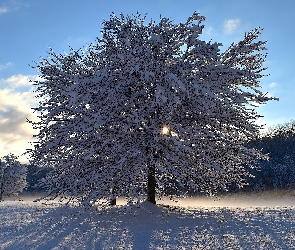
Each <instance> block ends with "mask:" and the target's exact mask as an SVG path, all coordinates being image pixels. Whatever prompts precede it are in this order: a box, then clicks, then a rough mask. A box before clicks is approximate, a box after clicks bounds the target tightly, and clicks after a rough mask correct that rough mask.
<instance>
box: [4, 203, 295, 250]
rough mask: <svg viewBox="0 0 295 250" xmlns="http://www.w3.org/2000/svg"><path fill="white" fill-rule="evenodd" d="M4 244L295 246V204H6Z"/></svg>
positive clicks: (41, 246) (67, 246) (39, 246)
mask: <svg viewBox="0 0 295 250" xmlns="http://www.w3.org/2000/svg"><path fill="white" fill-rule="evenodd" d="M0 249H13V250H15V249H26V250H27V249H42V250H43V249H56V250H57V249H99V250H100V249H138V250H144V249H159V250H160V249H267V250H269V249H276V250H278V249H283V250H285V249H295V207H292V206H289V207H264V208H259V207H244V208H229V207H228V208H226V207H219V208H217V207H211V208H210V207H190V208H183V207H176V206H167V205H166V206H165V205H158V206H153V205H151V204H149V203H146V202H143V203H142V204H141V207H137V206H131V207H126V206H116V207H112V208H109V209H106V210H100V209H89V210H84V209H82V208H79V207H70V206H65V205H63V204H58V203H51V204H47V205H45V204H42V203H41V202H37V203H34V202H32V201H4V202H1V203H0Z"/></svg>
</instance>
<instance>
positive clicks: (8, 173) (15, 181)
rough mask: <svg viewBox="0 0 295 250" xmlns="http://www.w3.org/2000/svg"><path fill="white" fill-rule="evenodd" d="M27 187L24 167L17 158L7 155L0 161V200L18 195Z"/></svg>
mask: <svg viewBox="0 0 295 250" xmlns="http://www.w3.org/2000/svg"><path fill="white" fill-rule="evenodd" d="M26 186H27V181H26V166H25V165H24V164H21V163H20V162H19V161H17V157H16V156H14V155H13V154H8V155H6V156H4V157H2V159H0V200H2V199H3V197H4V196H9V195H18V194H19V193H21V192H22V191H23V189H24V188H25V187H26Z"/></svg>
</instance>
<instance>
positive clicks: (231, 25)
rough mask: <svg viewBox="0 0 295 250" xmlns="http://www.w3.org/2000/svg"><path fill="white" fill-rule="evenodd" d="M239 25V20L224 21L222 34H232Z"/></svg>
mask: <svg viewBox="0 0 295 250" xmlns="http://www.w3.org/2000/svg"><path fill="white" fill-rule="evenodd" d="M239 25H240V19H238V18H236V19H229V20H225V21H224V32H225V33H226V34H232V33H233V32H234V31H235V30H236V29H237V28H238V27H239Z"/></svg>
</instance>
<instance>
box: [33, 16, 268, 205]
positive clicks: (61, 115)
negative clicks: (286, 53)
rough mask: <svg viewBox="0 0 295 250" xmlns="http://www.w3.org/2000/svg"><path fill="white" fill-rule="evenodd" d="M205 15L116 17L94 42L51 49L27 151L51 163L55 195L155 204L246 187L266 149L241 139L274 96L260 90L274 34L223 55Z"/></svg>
mask: <svg viewBox="0 0 295 250" xmlns="http://www.w3.org/2000/svg"><path fill="white" fill-rule="evenodd" d="M204 19H205V18H204V17H203V16H200V15H199V14H198V13H194V14H193V15H192V16H190V17H189V18H188V20H187V21H186V22H184V23H177V24H175V23H173V22H172V21H171V20H169V19H167V18H164V17H161V18H160V21H159V23H156V22H154V21H150V22H148V23H147V22H146V21H145V17H141V16H140V15H139V14H137V15H134V16H124V15H123V14H121V15H120V16H119V17H117V16H115V15H114V14H113V15H111V17H110V19H109V20H108V21H104V22H103V28H102V30H101V32H102V37H101V38H99V39H97V41H96V43H94V44H92V45H90V46H89V47H88V48H87V49H86V50H83V51H82V50H78V51H74V50H71V51H70V53H69V54H66V55H60V54H56V53H55V52H53V50H51V51H50V52H49V54H50V57H49V58H47V59H44V60H42V61H41V62H39V63H38V65H37V66H36V67H37V68H38V69H39V71H40V77H41V78H42V80H41V81H36V82H35V84H36V85H37V90H36V92H37V95H36V96H37V97H38V98H39V99H40V103H39V107H37V108H36V109H35V111H36V112H38V114H39V117H40V122H37V123H32V124H33V127H34V128H36V129H38V130H39V131H40V132H39V134H38V135H36V137H37V139H38V141H37V143H36V144H35V149H34V150H33V151H32V152H31V153H32V155H31V158H32V164H34V165H38V166H43V167H48V168H50V167H52V169H53V170H52V171H51V172H50V173H49V174H48V175H47V177H46V178H45V179H43V182H42V183H43V184H42V185H44V186H45V187H47V188H48V196H50V197H52V198H56V197H57V196H59V197H67V198H68V199H70V200H71V199H78V200H79V201H80V202H82V203H83V204H89V203H92V202H95V201H97V200H100V199H106V200H110V199H114V198H116V197H118V196H127V197H129V198H130V199H132V198H134V197H140V196H142V195H147V200H149V201H150V202H152V203H156V200H155V195H156V193H157V195H159V196H160V197H161V196H162V195H164V194H165V193H167V190H169V192H171V191H173V190H174V192H179V190H194V191H200V192H205V193H207V194H209V195H213V194H215V193H216V191H217V190H219V189H227V187H228V186H229V185H231V184H232V183H236V184H237V185H238V186H240V187H242V186H243V185H245V178H246V177H247V176H248V175H249V174H248V172H247V171H246V169H245V166H248V167H255V160H256V159H262V158H265V157H264V156H263V154H261V152H260V151H258V150H255V149H249V148H247V147H246V146H245V143H246V142H248V141H249V140H251V139H253V138H255V137H256V136H257V134H258V132H259V130H260V129H261V127H260V126H258V125H257V124H256V123H255V121H256V119H257V118H258V117H259V115H258V114H257V113H256V111H255V107H252V106H255V105H257V104H262V103H266V102H267V101H269V100H271V99H272V98H269V97H267V96H265V95H263V93H262V92H261V91H260V90H259V88H260V82H259V80H260V78H262V77H263V74H262V71H263V70H264V69H265V68H263V62H264V61H265V57H266V54H265V53H263V51H264V50H266V48H265V47H264V45H265V43H266V42H263V41H256V39H257V38H258V37H259V34H260V33H261V29H260V28H258V29H255V30H253V31H250V32H248V33H246V34H245V37H244V38H243V40H241V41H240V42H239V43H233V44H231V45H230V46H229V48H228V49H226V50H225V51H224V52H221V51H220V49H219V47H220V46H221V44H220V43H212V42H211V41H209V42H206V41H202V40H200V38H199V36H200V35H201V33H202V30H203V27H204V26H203V25H201V23H202V21H203V20H204ZM251 105H252V106H251Z"/></svg>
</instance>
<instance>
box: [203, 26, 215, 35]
mask: <svg viewBox="0 0 295 250" xmlns="http://www.w3.org/2000/svg"><path fill="white" fill-rule="evenodd" d="M213 30H214V28H213V27H212V26H209V27H208V28H205V29H204V32H205V33H206V34H207V35H211V34H212V31H213Z"/></svg>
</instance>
